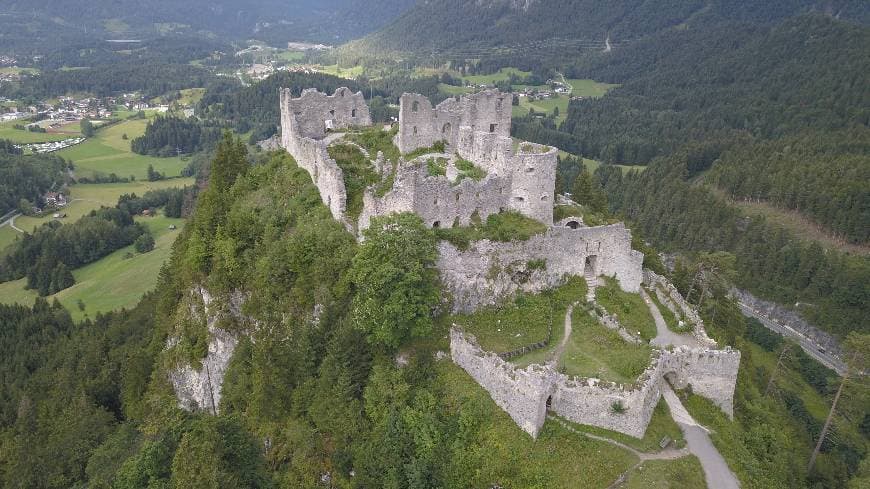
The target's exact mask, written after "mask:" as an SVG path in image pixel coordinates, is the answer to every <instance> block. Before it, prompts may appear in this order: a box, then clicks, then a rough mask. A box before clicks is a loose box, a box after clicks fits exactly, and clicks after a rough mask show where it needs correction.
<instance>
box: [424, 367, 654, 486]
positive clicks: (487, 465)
mask: <svg viewBox="0 0 870 489" xmlns="http://www.w3.org/2000/svg"><path fill="white" fill-rule="evenodd" d="M434 371H435V376H436V380H437V384H438V386H439V387H440V389H439V390H440V391H441V394H442V395H441V396H439V398H438V402H439V403H440V404H441V405H442V407H443V409H445V410H446V411H447V412H448V413H450V414H452V415H454V416H456V417H460V418H462V419H465V420H470V421H469V423H468V425H469V426H470V429H471V430H472V432H471V433H470V434H469V439H473V440H475V441H474V445H475V447H474V449H472V450H467V451H466V452H465V457H464V458H463V460H462V463H461V464H459V465H458V466H457V470H458V471H461V473H457V474H455V476H456V478H457V479H463V480H466V481H467V482H468V487H496V486H498V487H502V488H504V489H519V488H530V487H533V488H544V487H546V488H553V489H563V488H564V489H568V488H572V489H573V488H576V487H577V485H578V481H582V485H584V486H588V487H607V486H609V485H610V484H611V483H613V481H615V480H616V478H617V477H618V476H619V475H620V474H621V473H623V472H625V471H626V470H628V469H629V468H630V467H631V466H633V465H634V464H635V463H637V458H636V457H635V456H634V455H633V454H631V453H629V452H628V451H626V450H622V449H620V448H618V447H615V446H613V445H610V444H608V443H604V442H599V441H596V440H590V439H588V438H586V437H584V436H582V435H578V434H576V433H572V432H571V431H569V430H567V429H565V428H564V427H562V426H561V425H559V424H558V423H556V422H553V421H550V420H548V421H547V422H546V423H545V424H544V427H543V429H542V430H541V433H540V434H539V435H538V438H537V440H532V439H531V437H529V435H527V434H526V433H525V432H523V431H521V430H520V429H519V427H517V425H516V423H514V422H513V421H512V420H511V418H510V417H509V416H508V415H507V414H506V413H505V412H504V411H502V410H501V409H500V408H499V407H498V406H496V405H495V403H494V402H493V401H492V399H491V398H490V397H489V395H488V394H487V393H486V391H485V390H483V388H481V387H480V386H479V385H477V384H476V383H475V382H474V381H473V380H472V379H471V377H469V376H468V374H466V373H465V372H464V371H463V370H462V369H461V368H459V367H457V366H456V365H454V364H453V363H451V362H450V361H448V360H444V361H440V362H438V363H437V364H436V365H435V368H434Z"/></svg>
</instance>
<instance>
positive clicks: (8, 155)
mask: <svg viewBox="0 0 870 489" xmlns="http://www.w3.org/2000/svg"><path fill="white" fill-rule="evenodd" d="M6 147H9V146H7V145H4V144H3V142H2V141H0V215H3V214H6V213H7V212H9V211H11V210H13V209H17V208H19V206H20V205H21V200H22V199H24V200H26V201H27V202H28V203H29V204H28V207H29V206H30V204H34V205H42V196H43V194H45V192H47V191H49V190H52V189H55V190H59V189H60V187H62V186H63V184H64V183H65V182H66V179H67V169H68V167H69V164H68V163H67V162H66V161H64V159H63V158H59V157H57V156H52V155H18V154H16V153H17V151H11V152H9V151H5V150H3V148H6ZM13 149H14V148H13Z"/></svg>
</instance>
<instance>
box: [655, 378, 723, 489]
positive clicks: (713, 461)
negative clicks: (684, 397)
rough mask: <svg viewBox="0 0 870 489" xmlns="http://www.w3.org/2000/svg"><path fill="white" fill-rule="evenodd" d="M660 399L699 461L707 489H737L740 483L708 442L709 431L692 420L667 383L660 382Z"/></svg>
mask: <svg viewBox="0 0 870 489" xmlns="http://www.w3.org/2000/svg"><path fill="white" fill-rule="evenodd" d="M662 397H664V398H665V402H666V403H668V408H670V410H671V416H672V417H673V418H674V421H676V422H677V425H679V426H680V430H681V431H682V432H683V436H685V437H686V443H687V444H688V446H689V451H690V452H692V454H693V455H695V456H696V457H698V460H700V461H701V467H702V468H703V469H704V479H705V480H706V481H707V487H708V488H709V489H737V488H739V487H740V482H738V481H737V477H735V476H734V472H731V469H729V468H728V464H727V463H726V462H725V459H724V458H722V454H720V453H719V450H717V449H716V447H715V446H714V445H713V442H712V441H711V440H710V435H709V430H707V428H704V427H703V426H701V425H699V424H698V422H697V421H695V419H694V418H692V416H691V415H690V414H689V412H688V411H686V408H685V407H683V403H681V402H680V399H679V398H678V397H677V395H676V394H674V391H673V390H671V386H670V385H668V384H667V382H662Z"/></svg>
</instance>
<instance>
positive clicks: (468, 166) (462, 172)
mask: <svg viewBox="0 0 870 489" xmlns="http://www.w3.org/2000/svg"><path fill="white" fill-rule="evenodd" d="M453 165H454V166H456V169H457V170H459V174H458V175H456V183H459V182H461V181H463V180H465V179H466V178H470V179H472V180H474V181H480V180H483V179H484V178H486V170H484V169H483V168H480V167H478V166H475V164H474V163H472V162H470V161H468V160H466V159H463V158H458V157H457V158H456V161H454V162H453Z"/></svg>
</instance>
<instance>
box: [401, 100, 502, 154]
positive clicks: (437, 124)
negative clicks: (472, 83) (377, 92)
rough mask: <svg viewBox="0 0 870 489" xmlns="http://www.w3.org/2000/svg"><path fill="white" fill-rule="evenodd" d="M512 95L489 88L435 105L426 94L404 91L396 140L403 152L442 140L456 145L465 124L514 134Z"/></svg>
mask: <svg viewBox="0 0 870 489" xmlns="http://www.w3.org/2000/svg"><path fill="white" fill-rule="evenodd" d="M511 97H512V96H511V95H510V94H503V93H501V92H499V91H498V90H487V91H484V92H480V93H475V94H471V95H465V96H463V97H461V98H459V99H455V98H450V99H447V100H445V101H443V102H441V103H440V104H438V106H436V107H434V108H433V107H432V104H431V102H429V99H428V98H426V97H424V96H423V95H419V94H411V93H406V94H403V95H402V97H401V98H400V99H399V133H398V134H396V137H395V139H394V142H395V143H396V146H397V147H398V148H399V150H400V151H401V152H402V153H410V152H411V151H414V150H415V149H418V148H428V147H430V146H432V145H433V144H434V143H436V142H438V141H442V140H443V141H446V142H447V144H448V146H450V147H456V143H457V140H458V138H459V129H460V128H461V127H468V128H469V129H470V130H471V131H472V132H476V131H480V132H487V133H491V134H494V135H498V136H502V137H510V133H511V129H510V128H511V102H512V100H511Z"/></svg>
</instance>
